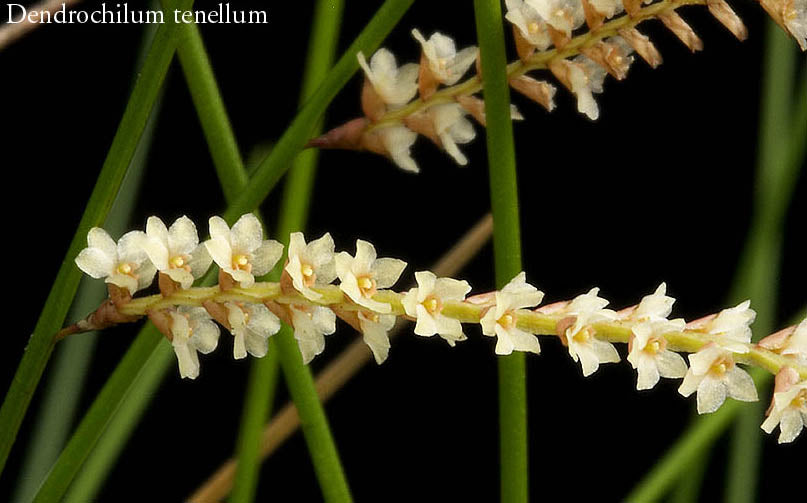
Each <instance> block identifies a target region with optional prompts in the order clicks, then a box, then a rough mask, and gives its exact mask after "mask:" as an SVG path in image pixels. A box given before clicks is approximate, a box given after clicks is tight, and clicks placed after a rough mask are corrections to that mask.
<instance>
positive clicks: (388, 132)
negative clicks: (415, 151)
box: [376, 126, 420, 173]
mask: <svg viewBox="0 0 807 503" xmlns="http://www.w3.org/2000/svg"><path fill="white" fill-rule="evenodd" d="M376 134H377V135H378V137H379V138H380V139H381V144H382V145H383V146H384V149H385V150H386V152H387V154H388V155H389V157H390V159H392V162H394V163H395V164H396V165H397V166H398V167H399V168H401V169H402V170H404V171H409V172H411V173H418V172H420V168H418V165H417V163H416V162H415V160H414V159H412V153H411V150H410V149H411V148H412V145H414V144H415V141H416V140H417V139H418V134H417V133H415V132H414V131H412V130H411V129H409V128H408V127H406V126H389V127H383V128H381V129H379V130H377V131H376Z"/></svg>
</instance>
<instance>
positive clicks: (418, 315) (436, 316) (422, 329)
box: [401, 271, 471, 346]
mask: <svg viewBox="0 0 807 503" xmlns="http://www.w3.org/2000/svg"><path fill="white" fill-rule="evenodd" d="M415 280H416V281H417V284H418V286H417V287H416V288H412V289H411V290H409V291H408V292H407V293H406V294H405V295H404V298H403V300H402V301H401V303H402V304H403V306H404V309H405V310H406V314H407V315H409V316H412V317H413V318H415V319H416V320H417V322H416V323H415V333H416V334H417V335H421V336H423V337H431V336H432V335H435V334H438V335H439V336H440V337H442V338H443V339H445V341H446V342H448V344H449V345H450V346H454V345H455V344H456V343H457V342H458V341H464V340H466V339H467V337H466V336H465V333H464V332H463V331H462V324H461V323H460V322H459V320H456V319H454V318H449V317H447V316H444V315H443V314H442V311H443V308H444V307H445V302H448V301H454V302H458V301H462V300H464V299H465V296H466V295H468V292H470V291H471V285H469V284H468V282H467V281H459V280H456V279H451V278H438V277H437V276H435V275H434V273H432V272H429V271H418V272H416V273H415Z"/></svg>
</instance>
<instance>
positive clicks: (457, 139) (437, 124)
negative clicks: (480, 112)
mask: <svg viewBox="0 0 807 503" xmlns="http://www.w3.org/2000/svg"><path fill="white" fill-rule="evenodd" d="M428 113H429V116H430V117H431V119H432V122H433V123H434V131H435V133H436V134H437V137H438V138H440V143H441V144H442V145H443V148H444V149H446V152H448V154H449V155H450V156H451V157H453V158H454V160H455V161H457V164H459V165H460V166H465V165H466V164H468V159H467V158H466V157H465V155H463V153H462V152H461V151H460V149H459V148H458V147H457V144H458V143H459V144H464V143H468V142H470V141H471V140H473V139H474V138H475V137H476V130H474V125H473V124H472V123H471V121H469V120H468V119H466V118H465V113H466V111H465V109H464V108H462V105H460V104H459V103H446V104H443V105H435V106H433V107H431V108H429V110H428Z"/></svg>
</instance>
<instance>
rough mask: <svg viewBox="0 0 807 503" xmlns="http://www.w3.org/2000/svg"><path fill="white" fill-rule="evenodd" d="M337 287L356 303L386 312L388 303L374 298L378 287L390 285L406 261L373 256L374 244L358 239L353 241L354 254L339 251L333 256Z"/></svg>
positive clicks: (374, 254)
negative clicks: (354, 244)
mask: <svg viewBox="0 0 807 503" xmlns="http://www.w3.org/2000/svg"><path fill="white" fill-rule="evenodd" d="M335 265H336V275H337V276H338V277H339V281H340V282H341V283H340V284H339V289H340V290H342V291H343V292H345V294H346V295H347V296H348V297H350V300H352V301H353V302H355V303H356V304H358V305H360V306H362V307H366V308H367V309H370V310H372V311H375V312H377V313H389V312H390V311H391V310H392V308H391V307H390V305H389V304H387V303H384V302H378V301H375V300H373V295H375V294H376V292H377V291H378V289H379V288H390V287H391V286H392V285H394V284H395V282H397V281H398V278H399V277H400V276H401V273H402V272H403V270H404V269H405V268H406V262H404V261H403V260H398V259H397V258H376V251H375V247H374V246H373V245H372V244H371V243H368V242H367V241H363V240H361V239H357V240H356V256H355V257H352V256H351V255H350V254H349V253H347V252H340V253H339V254H337V255H336V256H335Z"/></svg>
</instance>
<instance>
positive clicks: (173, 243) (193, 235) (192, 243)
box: [147, 215, 199, 255]
mask: <svg viewBox="0 0 807 503" xmlns="http://www.w3.org/2000/svg"><path fill="white" fill-rule="evenodd" d="M161 223H162V222H161ZM163 227H165V225H163ZM147 233H148V231H147ZM167 241H168V249H169V250H171V253H172V254H174V255H180V254H181V255H190V254H191V253H192V252H193V250H195V249H196V247H197V246H199V233H198V231H197V230H196V224H194V223H193V221H192V220H191V219H190V218H188V217H186V216H184V215H183V216H181V217H179V218H177V219H176V220H175V221H174V223H173V224H171V228H170V229H168V240H167Z"/></svg>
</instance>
